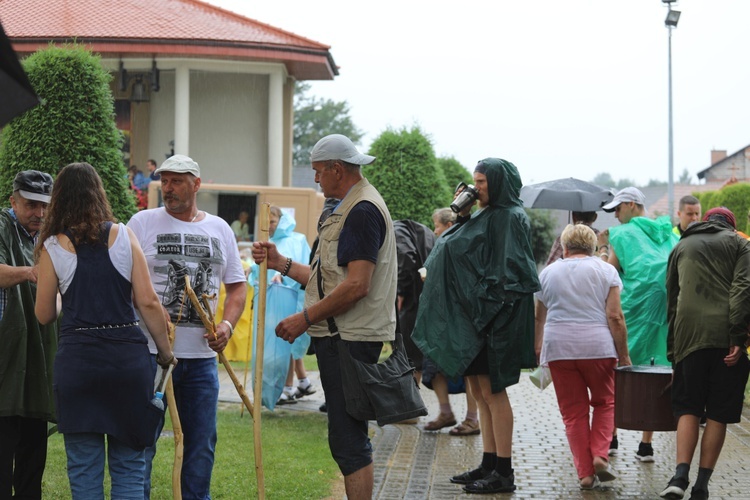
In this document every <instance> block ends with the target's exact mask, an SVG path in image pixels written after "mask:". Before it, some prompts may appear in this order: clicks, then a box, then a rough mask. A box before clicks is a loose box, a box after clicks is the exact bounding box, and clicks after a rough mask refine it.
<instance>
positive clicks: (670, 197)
mask: <svg viewBox="0 0 750 500" xmlns="http://www.w3.org/2000/svg"><path fill="white" fill-rule="evenodd" d="M661 1H662V2H663V3H665V4H667V9H668V10H667V18H666V19H665V20H664V25H665V26H666V27H667V32H668V33H669V35H668V42H667V49H668V55H667V60H668V62H667V65H668V67H669V69H668V71H669V78H668V80H669V82H668V85H669V178H668V179H667V207H668V210H669V218H670V219H673V218H674V213H675V212H674V145H673V142H672V29H673V28H676V27H677V23H678V22H679V20H680V11H679V10H672V3H674V2H676V0H661Z"/></svg>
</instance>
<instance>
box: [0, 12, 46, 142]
mask: <svg viewBox="0 0 750 500" xmlns="http://www.w3.org/2000/svg"><path fill="white" fill-rule="evenodd" d="M37 104H39V98H38V97H37V95H36V93H35V92H34V88H33V87H32V86H31V83H29V79H28V78H26V73H24V72H23V68H22V67H21V63H20V62H18V56H16V52H15V51H14V50H13V47H12V46H11V45H10V40H8V37H7V35H6V34H5V30H4V29H3V25H2V24H0V128H2V127H4V126H5V124H6V123H8V122H9V121H11V120H12V119H13V118H15V117H16V116H18V115H20V114H21V113H23V112H24V111H26V110H27V109H29V108H33V107H34V106H36V105H37Z"/></svg>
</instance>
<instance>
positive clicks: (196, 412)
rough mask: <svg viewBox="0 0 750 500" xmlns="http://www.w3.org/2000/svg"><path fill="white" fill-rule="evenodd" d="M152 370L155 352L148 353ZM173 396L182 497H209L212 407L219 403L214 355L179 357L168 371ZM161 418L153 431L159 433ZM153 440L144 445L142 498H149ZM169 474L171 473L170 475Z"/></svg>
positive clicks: (213, 430)
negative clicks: (180, 434) (180, 438)
mask: <svg viewBox="0 0 750 500" xmlns="http://www.w3.org/2000/svg"><path fill="white" fill-rule="evenodd" d="M151 362H152V364H153V369H154V373H156V356H151ZM172 384H173V385H174V397H175V401H176V402H177V410H178V413H179V415H180V423H181V424H182V432H183V438H184V456H183V461H182V482H181V484H182V498H183V499H184V500H189V499H190V500H192V499H201V500H204V499H206V500H207V499H210V498H211V493H210V489H211V472H212V470H213V468H214V451H215V449H216V408H217V405H218V403H219V374H218V372H217V367H216V358H206V359H179V361H178V362H177V366H175V368H174V371H173V372H172ZM163 425H164V421H162V424H161V425H160V426H159V429H158V430H157V432H159V433H161V428H162V427H163ZM155 454H156V444H154V446H152V447H151V448H146V472H145V480H144V488H143V493H144V495H143V496H144V498H145V499H147V500H148V499H149V498H151V462H152V460H153V458H154V455H155ZM170 477H171V476H170Z"/></svg>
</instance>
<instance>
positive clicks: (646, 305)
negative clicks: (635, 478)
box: [598, 187, 679, 462]
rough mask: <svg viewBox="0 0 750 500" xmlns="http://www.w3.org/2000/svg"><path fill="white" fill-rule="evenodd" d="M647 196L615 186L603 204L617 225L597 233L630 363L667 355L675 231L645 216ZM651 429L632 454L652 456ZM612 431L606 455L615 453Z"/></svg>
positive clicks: (665, 221) (659, 360) (665, 220)
mask: <svg viewBox="0 0 750 500" xmlns="http://www.w3.org/2000/svg"><path fill="white" fill-rule="evenodd" d="M645 203H646V197H645V196H644V195H643V193H642V192H641V191H640V190H639V189H637V188H634V187H627V188H625V189H622V190H620V191H619V192H618V193H617V194H616V195H615V197H614V198H613V199H612V201H611V202H610V203H608V204H606V205H604V206H603V207H602V209H603V210H604V211H605V212H614V213H615V217H617V220H619V221H620V223H621V224H622V225H620V226H616V227H612V228H610V229H608V230H606V231H602V232H601V233H599V238H598V239H599V257H601V258H602V260H606V261H607V262H609V263H610V264H612V265H613V266H615V268H616V269H617V271H618V272H619V273H620V278H621V279H622V284H623V290H622V311H623V313H624V314H625V323H626V325H627V329H628V349H629V350H630V359H631V361H632V363H633V365H649V364H656V365H665V366H669V364H670V363H669V361H668V360H667V352H666V347H667V315H666V310H667V290H666V287H665V281H666V280H665V275H666V272H667V259H668V258H669V253H670V252H671V251H672V248H673V247H674V246H675V245H676V244H677V241H678V240H679V236H677V235H676V234H674V233H673V232H672V223H671V221H670V220H669V217H666V216H664V217H659V218H657V219H649V218H647V217H645V215H646V209H645V207H644V204H645ZM652 437H653V432H652V431H644V432H643V437H642V438H641V442H640V444H639V445H638V452H637V453H636V458H637V459H638V460H640V461H641V462H653V461H654V448H653V446H652V445H651V439H652ZM617 447H618V443H617V435H616V434H614V435H613V437H612V443H611V444H610V455H613V454H614V453H616V450H617Z"/></svg>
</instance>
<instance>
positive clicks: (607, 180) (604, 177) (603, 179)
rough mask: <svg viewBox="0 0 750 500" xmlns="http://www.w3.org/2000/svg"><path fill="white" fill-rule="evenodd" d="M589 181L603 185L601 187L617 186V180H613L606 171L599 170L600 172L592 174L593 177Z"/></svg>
mask: <svg viewBox="0 0 750 500" xmlns="http://www.w3.org/2000/svg"><path fill="white" fill-rule="evenodd" d="M591 182H593V183H594V184H597V185H599V186H603V187H611V188H613V187H615V186H617V181H615V180H614V179H613V178H612V175H611V174H608V173H607V172H601V173H598V174H596V175H595V176H594V179H593V180H592V181H591Z"/></svg>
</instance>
